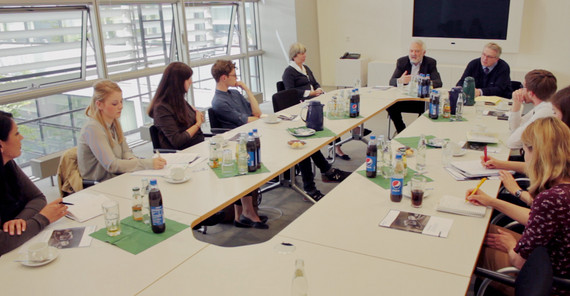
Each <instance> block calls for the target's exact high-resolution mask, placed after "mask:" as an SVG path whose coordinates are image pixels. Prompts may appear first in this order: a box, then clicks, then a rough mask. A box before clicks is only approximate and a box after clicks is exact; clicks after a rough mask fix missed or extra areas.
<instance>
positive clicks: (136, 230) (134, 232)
mask: <svg viewBox="0 0 570 296" xmlns="http://www.w3.org/2000/svg"><path fill="white" fill-rule="evenodd" d="M165 223H166V230H165V231H164V232H163V233H154V232H152V229H151V226H150V225H147V224H144V223H143V222H139V221H135V220H133V217H131V216H129V217H127V218H125V219H123V220H121V234H120V235H118V236H108V235H107V228H102V229H99V230H98V231H96V232H93V233H91V234H90V235H91V236H92V237H94V238H96V239H98V240H100V241H104V242H107V243H110V244H112V245H115V246H117V247H119V248H121V249H123V250H125V251H127V252H129V253H131V254H135V255H136V254H138V253H140V252H142V251H144V250H146V249H148V248H150V247H152V246H154V245H156V244H158V243H160V242H162V241H163V240H166V239H167V238H169V237H171V236H173V235H175V234H177V233H179V232H180V231H182V230H184V229H186V228H188V227H190V226H188V225H185V224H182V223H178V222H176V221H174V220H170V219H165Z"/></svg>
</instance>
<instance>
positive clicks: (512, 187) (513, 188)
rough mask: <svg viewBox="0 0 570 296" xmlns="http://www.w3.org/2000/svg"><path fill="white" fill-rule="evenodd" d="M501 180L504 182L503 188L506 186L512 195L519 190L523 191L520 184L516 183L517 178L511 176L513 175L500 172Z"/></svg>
mask: <svg viewBox="0 0 570 296" xmlns="http://www.w3.org/2000/svg"><path fill="white" fill-rule="evenodd" d="M499 179H501V181H503V186H505V188H506V189H507V190H508V191H509V192H510V193H511V194H515V192H517V190H520V189H521V188H520V186H519V184H517V181H515V178H514V177H513V175H511V173H509V172H507V171H500V172H499Z"/></svg>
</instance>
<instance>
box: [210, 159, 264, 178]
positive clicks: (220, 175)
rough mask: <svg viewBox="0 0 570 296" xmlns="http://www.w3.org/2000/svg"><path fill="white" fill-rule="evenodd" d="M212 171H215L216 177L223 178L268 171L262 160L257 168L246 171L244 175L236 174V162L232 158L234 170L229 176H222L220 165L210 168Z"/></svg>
mask: <svg viewBox="0 0 570 296" xmlns="http://www.w3.org/2000/svg"><path fill="white" fill-rule="evenodd" d="M212 170H213V171H214V173H216V176H218V178H220V179H223V178H231V177H239V176H247V175H254V174H262V173H267V172H269V170H268V169H267V168H266V167H265V166H264V165H263V162H262V163H261V168H260V169H257V170H256V171H255V172H247V174H246V175H238V169H237V164H236V161H235V160H234V171H233V173H232V174H231V175H229V176H224V175H222V166H221V165H220V166H219V167H217V168H215V169H212Z"/></svg>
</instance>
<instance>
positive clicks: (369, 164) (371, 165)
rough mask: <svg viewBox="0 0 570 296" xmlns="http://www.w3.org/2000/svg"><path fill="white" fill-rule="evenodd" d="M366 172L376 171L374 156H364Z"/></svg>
mask: <svg viewBox="0 0 570 296" xmlns="http://www.w3.org/2000/svg"><path fill="white" fill-rule="evenodd" d="M366 171H367V172H375V171H376V156H366Z"/></svg>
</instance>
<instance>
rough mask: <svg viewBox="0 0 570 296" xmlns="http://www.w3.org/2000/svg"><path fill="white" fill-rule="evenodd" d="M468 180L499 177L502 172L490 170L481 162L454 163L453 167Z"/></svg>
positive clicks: (452, 163)
mask: <svg viewBox="0 0 570 296" xmlns="http://www.w3.org/2000/svg"><path fill="white" fill-rule="evenodd" d="M449 169H454V171H455V172H456V173H459V174H461V175H463V176H464V177H466V178H480V177H490V176H498V175H499V172H500V171H501V170H495V169H488V168H486V167H484V166H483V165H482V164H481V161H479V160H465V161H452V162H451V167H450V168H449Z"/></svg>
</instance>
